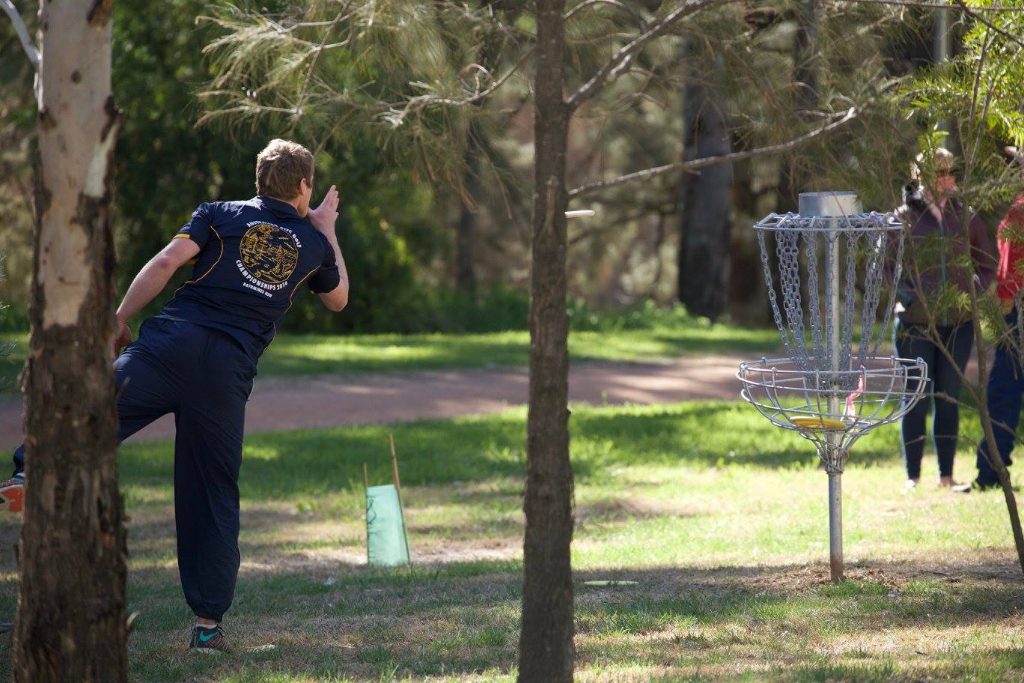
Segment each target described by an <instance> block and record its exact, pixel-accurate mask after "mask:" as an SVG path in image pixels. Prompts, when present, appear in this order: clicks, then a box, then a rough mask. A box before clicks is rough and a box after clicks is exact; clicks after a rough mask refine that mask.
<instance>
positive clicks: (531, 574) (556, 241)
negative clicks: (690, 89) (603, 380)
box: [519, 0, 574, 683]
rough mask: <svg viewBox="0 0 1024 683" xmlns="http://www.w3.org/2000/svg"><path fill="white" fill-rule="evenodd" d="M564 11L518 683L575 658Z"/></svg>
mask: <svg viewBox="0 0 1024 683" xmlns="http://www.w3.org/2000/svg"><path fill="white" fill-rule="evenodd" d="M564 10H565V1H564V0H537V47H536V60H537V72H536V79H535V81H534V92H535V97H534V178H533V180H534V189H533V253H532V268H533V270H532V273H531V280H530V292H531V300H530V407H529V416H528V418H527V436H526V453H527V467H526V469H527V471H526V496H525V501H524V504H523V509H524V511H525V513H526V538H525V542H524V544H523V569H524V577H523V621H522V633H521V634H520V638H519V680H520V681H543V682H544V683H558V682H560V681H565V682H569V681H572V674H573V655H574V650H573V589H572V569H571V566H570V558H569V546H570V543H571V541H572V527H573V517H572V496H573V477H572V468H571V466H570V464H569V431H568V428H569V409H568V397H569V391H568V389H569V354H568V331H569V319H568V316H567V315H566V310H565V297H566V230H565V208H566V205H567V196H566V188H565V155H566V145H567V137H568V125H569V116H570V112H569V108H568V106H567V104H566V102H565V99H564V95H563V65H564V51H565V22H564V19H563V13H564Z"/></svg>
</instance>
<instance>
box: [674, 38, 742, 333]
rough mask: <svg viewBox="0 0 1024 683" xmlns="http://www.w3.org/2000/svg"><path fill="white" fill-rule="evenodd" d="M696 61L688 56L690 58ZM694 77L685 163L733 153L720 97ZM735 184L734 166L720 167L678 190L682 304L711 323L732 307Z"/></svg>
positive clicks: (688, 179)
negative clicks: (733, 185) (731, 278)
mask: <svg viewBox="0 0 1024 683" xmlns="http://www.w3.org/2000/svg"><path fill="white" fill-rule="evenodd" d="M695 56H696V55H695V54H694V53H693V52H692V51H689V52H688V53H687V57H686V59H688V60H690V61H691V62H692V61H693V59H694V58H695ZM716 64H717V60H716ZM717 66H718V67H720V66H721V65H720V64H717ZM695 72H696V70H691V75H692V76H693V77H694V78H693V79H692V80H691V81H690V82H689V83H688V84H687V86H686V90H685V93H684V103H683V116H684V117H685V122H684V124H685V131H686V132H685V135H686V141H685V145H686V146H685V150H684V159H686V160H690V159H699V158H702V157H708V156H718V155H721V154H728V153H730V152H731V151H732V144H731V141H730V139H729V129H728V126H727V124H726V120H725V113H724V111H723V106H724V105H723V103H722V102H721V98H720V97H719V96H718V95H717V94H716V93H715V92H714V91H713V90H711V89H709V88H707V87H705V85H704V83H703V82H702V81H701V80H699V79H702V78H709V77H710V74H707V73H703V74H697V73H695ZM732 181H733V172H732V164H718V165H715V166H708V167H706V168H702V169H700V170H699V171H697V172H696V173H684V174H683V177H682V180H681V181H680V187H679V203H680V210H679V256H678V261H679V268H678V286H679V301H680V303H682V304H683V305H684V306H686V310H687V311H689V312H690V313H692V314H694V315H702V316H707V317H708V318H710V319H711V320H715V319H717V318H718V317H719V316H721V315H722V314H723V313H725V311H726V309H727V308H728V305H729V296H728V295H729V252H730V248H729V240H730V238H731V233H732V215H731V214H732Z"/></svg>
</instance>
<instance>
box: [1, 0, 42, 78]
mask: <svg viewBox="0 0 1024 683" xmlns="http://www.w3.org/2000/svg"><path fill="white" fill-rule="evenodd" d="M0 7H3V8H4V11H5V12H7V16H8V17H9V18H10V20H11V23H12V24H14V31H15V32H16V33H17V34H18V39H19V40H20V41H21V47H22V49H24V50H25V56H26V57H28V61H29V62H31V63H32V68H33V69H34V70H35V71H39V48H37V47H36V46H35V43H33V42H32V38H31V37H29V35H28V29H27V28H26V27H25V22H24V20H22V18H21V15H20V14H18V8H17V7H15V6H14V3H13V2H11V0H0Z"/></svg>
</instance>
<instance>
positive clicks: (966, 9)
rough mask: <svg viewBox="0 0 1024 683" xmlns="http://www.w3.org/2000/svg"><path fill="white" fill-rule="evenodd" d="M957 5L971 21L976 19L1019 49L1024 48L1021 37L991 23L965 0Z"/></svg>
mask: <svg viewBox="0 0 1024 683" xmlns="http://www.w3.org/2000/svg"><path fill="white" fill-rule="evenodd" d="M956 4H957V6H958V7H959V8H960V9H961V10H962V11H963V12H964V14H966V15H967V16H969V17H970V18H971V19H974V20H975V21H977V22H978V23H980V24H984V25H985V26H987V27H988V28H990V29H991V30H993V31H995V32H996V33H998V34H999V35H1001V36H1002V37H1004V38H1006V39H1007V40H1010V41H1012V42H1014V43H1016V44H1017V45H1018V46H1019V47H1024V42H1022V41H1021V39H1020V38H1019V37H1017V36H1015V35H1013V34H1012V33H1010V32H1009V31H1004V30H1003V29H1001V28H999V27H998V26H996V25H995V24H994V23H992V22H991V21H989V20H988V19H986V18H985V17H983V16H982V15H981V14H979V13H978V12H976V11H975V10H974V9H973V8H971V7H968V6H967V4H966V3H965V2H964V1H963V0H956Z"/></svg>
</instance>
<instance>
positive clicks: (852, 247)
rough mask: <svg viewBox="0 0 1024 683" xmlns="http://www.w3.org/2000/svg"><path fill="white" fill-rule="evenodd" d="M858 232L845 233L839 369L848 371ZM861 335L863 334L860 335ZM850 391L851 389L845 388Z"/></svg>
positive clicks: (851, 348)
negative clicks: (844, 276)
mask: <svg viewBox="0 0 1024 683" xmlns="http://www.w3.org/2000/svg"><path fill="white" fill-rule="evenodd" d="M860 238H861V233H860V232H848V233H846V297H845V298H846V301H845V302H844V303H845V306H844V307H843V338H842V340H841V342H840V343H841V346H840V352H839V369H840V370H850V369H851V367H850V358H851V355H852V353H851V352H852V350H853V318H854V315H855V313H854V304H855V303H856V302H857V289H856V286H857V283H856V277H857V256H858V255H859V254H860ZM861 334H863V332H862V333H861ZM847 388H849V389H852V388H853V387H847Z"/></svg>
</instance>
